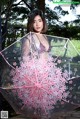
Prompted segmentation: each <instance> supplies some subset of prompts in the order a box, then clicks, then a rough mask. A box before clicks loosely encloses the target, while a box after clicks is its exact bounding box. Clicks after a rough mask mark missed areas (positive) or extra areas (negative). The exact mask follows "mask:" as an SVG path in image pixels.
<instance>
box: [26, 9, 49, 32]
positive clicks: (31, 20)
mask: <svg viewBox="0 0 80 119" xmlns="http://www.w3.org/2000/svg"><path fill="white" fill-rule="evenodd" d="M37 15H39V16H40V17H41V19H42V21H43V29H42V32H41V33H45V32H46V31H47V24H46V20H45V17H44V14H43V12H42V11H41V10H39V9H34V10H33V11H32V12H31V13H30V14H29V17H28V23H27V32H30V31H31V32H35V31H34V29H33V23H34V18H35V17H36V16H37Z"/></svg>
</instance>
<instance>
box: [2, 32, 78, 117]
mask: <svg viewBox="0 0 80 119" xmlns="http://www.w3.org/2000/svg"><path fill="white" fill-rule="evenodd" d="M41 35H42V38H43V40H45V39H46V40H48V42H49V46H50V47H49V49H48V50H46V49H45V46H44V45H42V43H41V42H40V39H39V37H38V36H37V34H35V33H32V32H30V33H28V34H26V35H25V36H24V37H22V38H21V39H19V40H17V41H16V42H14V43H13V44H11V45H10V46H8V47H7V48H5V49H4V50H2V51H1V52H0V72H1V81H0V83H1V86H0V90H1V93H2V95H3V96H4V97H5V99H6V100H7V101H8V102H9V103H10V105H11V106H12V107H13V109H14V110H15V111H16V113H21V114H23V115H25V116H26V117H28V116H30V117H31V116H32V117H33V116H34V115H39V116H40V117H41V118H42V117H44V116H45V118H48V117H49V118H50V117H51V116H52V115H53V113H54V112H59V111H65V110H67V111H68V110H69V109H70V110H71V109H72V110H73V109H74V108H75V107H78V106H80V72H79V71H80V66H79V65H80V59H79V58H80V56H79V51H77V50H76V47H75V46H74V44H73V43H72V42H71V41H70V40H69V39H68V38H63V37H57V36H50V35H46V34H41ZM42 38H41V39H42ZM37 41H39V42H37ZM28 44H29V45H28Z"/></svg>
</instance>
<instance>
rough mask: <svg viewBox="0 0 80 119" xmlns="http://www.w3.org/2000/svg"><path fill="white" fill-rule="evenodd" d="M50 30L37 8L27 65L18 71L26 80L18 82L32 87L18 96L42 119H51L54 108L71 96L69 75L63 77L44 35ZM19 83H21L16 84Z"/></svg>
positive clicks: (27, 39) (31, 22) (25, 54)
mask: <svg viewBox="0 0 80 119" xmlns="http://www.w3.org/2000/svg"><path fill="white" fill-rule="evenodd" d="M46 30H47V24H46V21H45V18H44V15H43V13H42V11H41V10H38V9H34V10H33V11H32V12H31V14H30V15H29V19H28V24H27V32H28V35H27V36H26V37H25V38H24V40H23V47H22V52H23V53H22V54H23V55H22V56H23V63H21V66H20V69H18V72H19V70H20V71H22V72H23V76H24V77H25V78H22V77H21V76H22V74H21V75H19V76H18V75H16V79H19V81H20V80H21V82H22V83H23V81H24V83H25V84H26V85H31V86H32V87H31V88H30V89H29V90H28V89H27V88H25V89H24V96H23V97H22V94H20V92H18V93H19V98H20V99H21V100H22V101H23V102H24V103H25V105H26V107H29V106H30V108H31V109H32V110H33V109H34V110H33V111H32V112H33V114H32V115H33V117H34V116H35V117H37V116H38V118H39V116H40V117H41V118H42V117H43V116H46V118H48V115H49V116H50V114H49V113H50V112H49V111H50V110H52V109H53V108H54V106H53V105H56V103H57V101H58V100H61V99H63V98H64V99H65V98H66V96H67V93H66V92H65V90H66V86H65V83H66V78H67V77H68V75H67V74H66V76H63V75H62V71H61V69H59V68H57V66H56V63H55V62H54V59H53V58H52V57H51V56H50V55H49V51H50V44H49V41H48V39H47V37H46V35H45V34H44V33H45V32H46ZM24 66H25V67H24ZM25 72H26V73H25ZM16 73H17V71H16ZM29 81H31V84H30V83H29ZM16 82H17V80H16V81H15V82H14V83H15V84H16ZM25 95H27V96H25ZM30 98H31V99H30ZM24 107H25V106H24ZM30 112H31V111H30ZM28 113H29V112H28Z"/></svg>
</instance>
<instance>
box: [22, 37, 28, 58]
mask: <svg viewBox="0 0 80 119" xmlns="http://www.w3.org/2000/svg"><path fill="white" fill-rule="evenodd" d="M29 53H30V43H29V40H28V39H25V40H24V41H23V45H22V56H27V55H28V54H29Z"/></svg>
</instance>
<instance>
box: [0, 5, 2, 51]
mask: <svg viewBox="0 0 80 119" xmlns="http://www.w3.org/2000/svg"><path fill="white" fill-rule="evenodd" d="M1 50H2V33H1V6H0V51H1Z"/></svg>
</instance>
